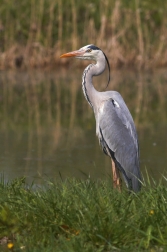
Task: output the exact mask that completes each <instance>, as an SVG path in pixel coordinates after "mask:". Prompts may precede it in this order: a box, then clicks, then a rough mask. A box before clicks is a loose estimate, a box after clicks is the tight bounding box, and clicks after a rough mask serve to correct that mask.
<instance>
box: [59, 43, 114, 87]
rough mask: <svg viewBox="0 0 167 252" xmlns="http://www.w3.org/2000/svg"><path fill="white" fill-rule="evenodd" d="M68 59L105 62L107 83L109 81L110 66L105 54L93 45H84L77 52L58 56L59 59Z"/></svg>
mask: <svg viewBox="0 0 167 252" xmlns="http://www.w3.org/2000/svg"><path fill="white" fill-rule="evenodd" d="M68 57H75V58H77V59H83V60H94V61H102V60H103V61H104V62H105V60H106V62H107V65H108V70H109V78H108V83H109V81H110V65H109V61H108V59H107V56H106V55H105V53H104V52H103V51H102V50H101V49H100V48H98V47H97V46H95V45H86V46H84V47H81V48H80V49H79V50H77V51H73V52H68V53H64V54H62V55H61V56H60V58H68Z"/></svg>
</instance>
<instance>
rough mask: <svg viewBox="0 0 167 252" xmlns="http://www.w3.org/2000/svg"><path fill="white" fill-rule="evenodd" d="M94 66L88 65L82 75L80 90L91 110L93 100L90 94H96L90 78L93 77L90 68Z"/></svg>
mask: <svg viewBox="0 0 167 252" xmlns="http://www.w3.org/2000/svg"><path fill="white" fill-rule="evenodd" d="M94 66H95V65H94V64H90V65H88V66H87V67H86V68H85V70H84V72H83V75H82V90H83V93H84V96H85V98H86V100H87V102H88V103H89V105H90V106H91V107H92V109H93V100H92V94H93V93H94V92H96V90H95V88H94V86H93V84H92V77H93V73H92V70H93V69H92V68H93V67H94Z"/></svg>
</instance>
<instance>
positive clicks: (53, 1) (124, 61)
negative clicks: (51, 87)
mask: <svg viewBox="0 0 167 252" xmlns="http://www.w3.org/2000/svg"><path fill="white" fill-rule="evenodd" d="M0 5H1V8H0V69H1V70H2V69H7V68H22V69H26V68H40V67H42V68H51V67H53V68H55V67H58V66H60V59H59V56H60V55H61V53H63V52H66V51H69V50H75V49H77V48H80V47H82V46H84V45H86V44H95V45H97V46H98V47H100V48H101V49H102V50H104V51H105V53H106V54H107V56H108V58H109V61H110V64H111V66H112V67H113V68H119V67H122V66H127V67H136V68H139V69H140V68H155V67H165V66H166V65H167V43H166V41H167V15H166V13H167V2H166V1H162V0H154V1H151V0H144V1H140V0H112V1H110V0H104V1H100V0H96V1H95V0H94V1H93V0H92V1H88V0H85V1H77V0H69V1H65V0H31V1H28V0H25V1H11V0H8V1H6V0H0ZM67 63H68V61H66V60H63V61H61V64H62V65H65V64H67Z"/></svg>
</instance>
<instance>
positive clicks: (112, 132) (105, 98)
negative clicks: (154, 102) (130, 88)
mask: <svg viewBox="0 0 167 252" xmlns="http://www.w3.org/2000/svg"><path fill="white" fill-rule="evenodd" d="M68 57H75V58H77V59H82V60H91V61H93V62H94V63H91V64H89V65H88V66H87V67H86V68H85V70H84V72H83V75H82V89H83V93H84V96H85V98H86V100H87V102H88V104H89V105H90V106H91V108H92V109H93V112H94V115H95V120H96V135H97V137H98V139H99V143H100V145H101V147H102V150H103V152H104V153H105V154H106V155H107V156H109V157H110V158H111V165H112V178H113V187H114V188H117V189H118V190H120V191H121V188H122V180H121V176H120V174H121V175H122V178H123V179H124V181H125V184H126V186H127V188H128V190H129V191H131V192H132V191H133V192H135V193H137V192H139V191H140V190H141V184H142V183H141V172H140V163H139V143H138V135H137V131H136V128H135V124H134V121H133V118H132V116H131V113H130V111H129V109H128V107H127V105H126V103H125V101H124V99H123V98H122V96H121V94H120V93H119V92H117V91H113V90H111V91H101V92H99V91H98V90H96V89H95V87H94V85H93V76H98V75H100V74H102V73H103V72H104V70H105V68H106V63H107V66H108V70H109V77H108V83H107V86H108V84H109V82H110V65H109V61H108V58H107V56H106V54H105V53H104V52H103V51H102V50H101V49H100V48H98V47H97V46H95V45H93V44H90V45H86V46H84V47H81V48H80V49H79V50H76V51H72V52H68V53H64V54H62V55H61V56H60V58H68Z"/></svg>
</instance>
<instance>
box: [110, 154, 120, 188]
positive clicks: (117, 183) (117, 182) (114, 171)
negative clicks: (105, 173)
mask: <svg viewBox="0 0 167 252" xmlns="http://www.w3.org/2000/svg"><path fill="white" fill-rule="evenodd" d="M111 163H112V175H113V186H114V188H117V189H118V190H119V191H121V177H120V173H119V170H118V169H117V167H116V166H115V163H114V161H113V160H112V159H111Z"/></svg>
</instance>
